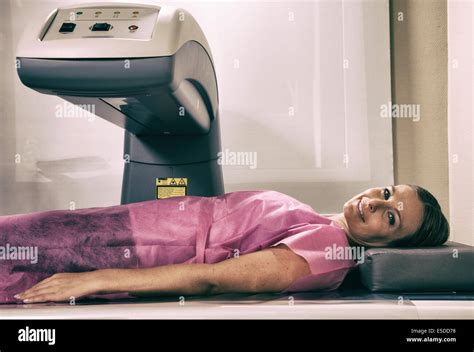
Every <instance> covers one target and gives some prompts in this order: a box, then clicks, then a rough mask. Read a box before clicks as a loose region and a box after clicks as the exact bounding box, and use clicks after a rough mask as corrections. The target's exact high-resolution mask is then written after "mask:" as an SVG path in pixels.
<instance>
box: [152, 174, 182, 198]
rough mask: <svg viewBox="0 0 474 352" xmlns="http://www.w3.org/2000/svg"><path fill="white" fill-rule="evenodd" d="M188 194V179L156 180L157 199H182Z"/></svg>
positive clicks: (170, 178)
mask: <svg viewBox="0 0 474 352" xmlns="http://www.w3.org/2000/svg"><path fill="white" fill-rule="evenodd" d="M187 194H188V179H187V177H166V178H162V177H160V178H157V179H156V199H164V198H170V197H180V196H185V195H187Z"/></svg>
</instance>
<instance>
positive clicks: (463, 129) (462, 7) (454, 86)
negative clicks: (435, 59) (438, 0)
mask: <svg viewBox="0 0 474 352" xmlns="http://www.w3.org/2000/svg"><path fill="white" fill-rule="evenodd" d="M448 42H449V55H448V60H449V61H448V62H449V65H448V76H449V78H448V79H449V81H448V107H449V109H448V135H449V201H450V202H449V208H450V213H451V216H450V218H451V231H452V233H453V238H454V239H455V240H456V241H459V242H463V243H468V244H471V245H474V226H473V219H474V200H473V199H474V178H473V176H474V163H473V161H474V160H473V159H474V118H473V115H474V105H473V104H474V87H473V85H474V67H473V63H474V4H473V3H472V2H468V1H459V0H456V1H454V0H449V1H448Z"/></svg>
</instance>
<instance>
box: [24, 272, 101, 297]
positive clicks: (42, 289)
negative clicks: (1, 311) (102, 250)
mask: <svg viewBox="0 0 474 352" xmlns="http://www.w3.org/2000/svg"><path fill="white" fill-rule="evenodd" d="M101 283H102V279H101V275H100V271H91V272H85V273H60V274H54V275H53V276H51V277H49V278H47V279H45V280H43V281H41V282H39V283H38V284H36V285H35V286H33V287H31V288H30V289H28V290H26V291H24V292H22V293H20V294H18V295H16V296H15V298H17V299H20V300H22V301H23V302H24V303H40V302H48V301H53V302H61V301H70V300H71V299H74V300H76V299H78V298H80V297H84V296H87V295H91V294H94V293H99V291H101V289H102V287H101V286H102V285H101Z"/></svg>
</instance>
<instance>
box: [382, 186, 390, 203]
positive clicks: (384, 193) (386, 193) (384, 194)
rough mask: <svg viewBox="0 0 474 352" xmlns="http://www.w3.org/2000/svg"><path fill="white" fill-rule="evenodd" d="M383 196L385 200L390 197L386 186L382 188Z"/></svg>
mask: <svg viewBox="0 0 474 352" xmlns="http://www.w3.org/2000/svg"><path fill="white" fill-rule="evenodd" d="M383 197H384V199H385V200H387V199H388V198H390V191H389V190H388V188H384V190H383Z"/></svg>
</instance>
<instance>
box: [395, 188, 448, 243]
mask: <svg viewBox="0 0 474 352" xmlns="http://www.w3.org/2000/svg"><path fill="white" fill-rule="evenodd" d="M408 186H410V187H411V188H412V189H413V190H415V192H416V193H417V195H418V198H419V199H420V201H421V202H422V203H423V221H422V223H421V226H420V228H419V229H418V230H417V231H416V232H415V233H413V234H411V235H407V236H405V237H403V238H400V239H397V240H395V241H392V242H391V243H390V246H391V247H431V246H440V245H442V244H443V243H444V242H446V241H447V240H448V237H449V223H448V220H446V217H445V216H444V214H443V212H442V211H441V207H440V206H439V203H438V201H437V200H436V198H435V197H434V196H433V195H432V194H431V193H430V192H428V191H427V190H426V189H424V188H423V187H420V186H415V185H408Z"/></svg>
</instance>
